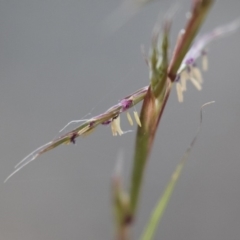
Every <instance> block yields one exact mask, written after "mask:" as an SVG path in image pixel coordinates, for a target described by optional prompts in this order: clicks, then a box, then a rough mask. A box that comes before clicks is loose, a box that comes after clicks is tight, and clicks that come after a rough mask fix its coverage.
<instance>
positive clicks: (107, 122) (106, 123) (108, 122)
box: [102, 120, 112, 125]
mask: <svg viewBox="0 0 240 240" xmlns="http://www.w3.org/2000/svg"><path fill="white" fill-rule="evenodd" d="M111 122H112V120H107V121H105V122H102V125H108V124H110V123H111Z"/></svg>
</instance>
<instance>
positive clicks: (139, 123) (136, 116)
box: [133, 111, 142, 127]
mask: <svg viewBox="0 0 240 240" xmlns="http://www.w3.org/2000/svg"><path fill="white" fill-rule="evenodd" d="M133 114H134V118H135V121H136V123H137V125H138V126H139V127H141V126H142V124H141V121H140V118H139V116H138V112H137V111H134V112H133Z"/></svg>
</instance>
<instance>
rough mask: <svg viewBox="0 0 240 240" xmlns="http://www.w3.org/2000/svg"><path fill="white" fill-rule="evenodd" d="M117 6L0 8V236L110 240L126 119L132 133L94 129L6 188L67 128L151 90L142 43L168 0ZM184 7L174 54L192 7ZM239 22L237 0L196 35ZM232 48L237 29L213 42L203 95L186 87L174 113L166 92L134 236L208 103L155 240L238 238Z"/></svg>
mask: <svg viewBox="0 0 240 240" xmlns="http://www.w3.org/2000/svg"><path fill="white" fill-rule="evenodd" d="M121 3H122V1H120V0H119V1H112V0H101V1H99V0H91V1H85V0H48V1H44V0H41V1H40V0H39V1H37V0H0V159H1V161H0V239H3V240H33V239H34V240H43V239H44V240H66V239H71V240H75V239H90V240H92V239H113V222H112V219H113V218H112V212H111V198H110V178H111V175H112V173H113V169H114V167H115V165H116V161H117V157H118V155H119V153H123V155H124V161H125V162H124V178H125V184H126V185H127V184H128V180H129V174H130V171H131V159H132V155H133V146H134V138H135V132H136V126H135V127H133V128H132V127H130V126H129V124H128V123H127V121H126V119H125V118H124V117H122V122H123V123H122V128H123V129H124V130H130V129H132V130H134V132H132V133H128V134H125V135H123V136H121V137H112V135H111V132H110V129H109V127H104V126H100V127H99V128H98V129H97V131H96V132H94V133H93V134H92V135H90V136H88V137H86V138H79V139H77V144H76V145H69V146H61V147H59V148H57V149H55V150H53V151H51V152H49V153H47V154H45V155H43V156H41V157H40V158H39V159H37V160H36V161H35V162H33V163H32V164H30V165H28V166H27V167H26V168H24V169H23V170H22V171H20V172H19V173H18V174H17V175H15V176H14V177H13V178H12V179H10V181H9V182H7V183H6V184H3V181H4V179H5V178H6V177H7V176H8V175H9V174H10V173H11V172H12V171H13V167H14V165H15V164H17V163H18V162H19V161H20V160H21V159H22V158H23V157H24V156H26V155H27V154H28V153H29V152H31V151H32V150H34V149H35V148H37V147H39V146H41V145H42V144H44V143H45V142H48V141H49V140H51V139H53V138H54V137H55V136H56V135H57V133H58V131H59V129H61V128H62V127H63V126H64V125H65V124H66V123H67V122H69V121H70V120H73V119H80V118H82V117H84V115H85V114H87V113H91V115H88V117H89V116H94V114H99V113H101V112H102V111H104V110H106V109H107V108H109V107H110V106H111V105H112V104H114V103H117V102H118V101H119V100H120V99H121V98H122V97H124V96H125V95H128V94H129V93H131V92H133V91H135V90H136V89H138V88H140V87H142V86H145V85H147V84H148V82H149V80H148V68H147V66H146V64H145V63H144V60H143V57H142V55H141V51H140V45H141V44H144V45H145V46H146V49H147V50H148V47H149V45H150V39H151V32H152V29H153V26H154V24H155V22H156V20H157V16H158V14H159V12H160V14H161V16H163V15H164V14H165V12H166V11H167V10H168V9H169V7H170V6H171V4H172V3H174V2H172V1H167V0H165V1H164V0H161V1H160V0H159V1H156V2H153V3H151V4H148V5H147V6H146V7H144V8H143V9H142V10H141V11H139V12H138V13H136V14H135V15H134V14H131V13H128V12H127V11H125V10H124V9H122V10H121V11H120V12H118V10H116V9H119V6H120V5H121ZM180 6H181V9H180V11H179V12H178V14H177V16H176V18H175V21H174V24H173V28H172V35H171V36H172V46H173V44H174V40H175V38H176V36H177V34H178V31H179V30H180V29H181V28H182V26H184V23H185V20H186V19H185V14H186V12H187V10H188V9H189V6H190V1H187V0H185V1H181V2H180ZM239 16H240V1H239V0H235V1H234V0H230V1H224V0H218V1H216V3H215V5H214V7H213V9H212V11H211V13H210V15H209V17H208V18H207V20H206V22H205V24H204V26H203V28H202V29H201V32H206V31H209V30H211V29H213V28H214V27H216V26H219V25H222V24H225V23H228V22H230V21H232V20H233V19H235V18H237V17H239ZM124 19H128V21H126V22H125V23H124V21H123V23H124V24H123V26H122V27H120V28H118V29H117V30H116V31H115V32H113V31H112V29H111V28H112V27H116V26H117V24H118V23H121V21H122V20H124ZM114 24H115V25H114ZM239 42H240V31H238V32H237V33H235V34H233V35H231V36H228V37H226V38H223V39H220V40H218V41H216V42H214V44H212V45H210V47H209V63H210V65H209V71H208V72H207V73H204V80H205V82H204V85H203V91H201V92H198V91H197V90H196V89H195V88H194V87H193V86H191V84H189V85H188V91H187V92H186V94H185V99H184V103H182V104H180V103H178V101H177V97H176V92H175V89H173V91H172V94H171V97H170V99H169V102H168V104H167V107H166V109H165V113H164V115H163V119H162V121H161V124H160V128H159V131H158V135H157V137H156V141H155V145H154V150H153V153H152V156H151V160H150V162H149V164H148V167H147V171H146V175H145V183H144V188H143V192H142V200H141V205H140V208H141V210H140V212H139V214H138V221H137V224H136V227H135V229H134V239H137V238H138V237H139V235H140V233H141V232H142V229H143V227H144V226H145V224H146V222H147V220H148V217H149V214H150V212H151V210H152V208H153V207H154V205H155V203H156V201H157V199H158V197H159V196H160V194H161V193H162V192H163V190H164V187H165V185H166V184H167V182H168V180H169V178H170V176H171V174H172V172H173V170H174V169H175V166H176V164H177V163H178V162H179V160H180V158H181V156H182V154H183V153H184V151H185V150H186V149H187V147H188V145H189V143H190V141H191V140H192V138H193V136H194V135H195V132H196V130H197V127H198V125H199V110H200V107H201V105H202V104H204V103H205V102H208V101H212V100H215V101H216V103H215V104H214V105H211V106H208V107H206V108H205V109H204V117H203V118H204V119H203V128H202V132H201V134H200V136H199V138H198V141H197V144H196V145H195V147H194V149H193V151H192V153H191V155H190V159H189V162H188V163H187V165H186V167H185V169H184V171H183V174H182V176H181V178H180V180H179V182H178V184H177V187H176V191H175V192H174V193H173V197H172V199H171V201H170V204H169V206H168V208H167V210H166V212H165V215H164V217H163V220H162V222H161V225H160V226H159V228H158V232H157V238H156V239H164V240H174V239H178V240H193V239H194V240H206V239H211V240H215V239H216V240H226V239H227V240H235V239H236V240H237V239H239V237H240V227H239V226H240V205H239V203H240V174H239V173H240V147H239V141H240V128H239V124H240V95H239V89H240V73H239V70H240V64H239V63H240V47H239ZM139 107H140V105H139V106H138V107H137V108H138V109H139Z"/></svg>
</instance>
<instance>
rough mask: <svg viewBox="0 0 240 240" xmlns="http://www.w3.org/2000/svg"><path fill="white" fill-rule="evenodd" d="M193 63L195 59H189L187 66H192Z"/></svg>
mask: <svg viewBox="0 0 240 240" xmlns="http://www.w3.org/2000/svg"><path fill="white" fill-rule="evenodd" d="M193 63H194V59H193V58H189V59H187V60H186V64H187V65H191V64H193Z"/></svg>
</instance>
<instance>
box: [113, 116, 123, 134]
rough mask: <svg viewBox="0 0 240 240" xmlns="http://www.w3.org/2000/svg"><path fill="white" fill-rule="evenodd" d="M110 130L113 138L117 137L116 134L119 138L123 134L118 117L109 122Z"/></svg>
mask: <svg viewBox="0 0 240 240" xmlns="http://www.w3.org/2000/svg"><path fill="white" fill-rule="evenodd" d="M111 130H112V134H113V136H117V134H118V135H119V136H121V135H122V134H123V131H122V129H121V126H120V116H118V117H117V118H115V119H113V121H112V122H111Z"/></svg>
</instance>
